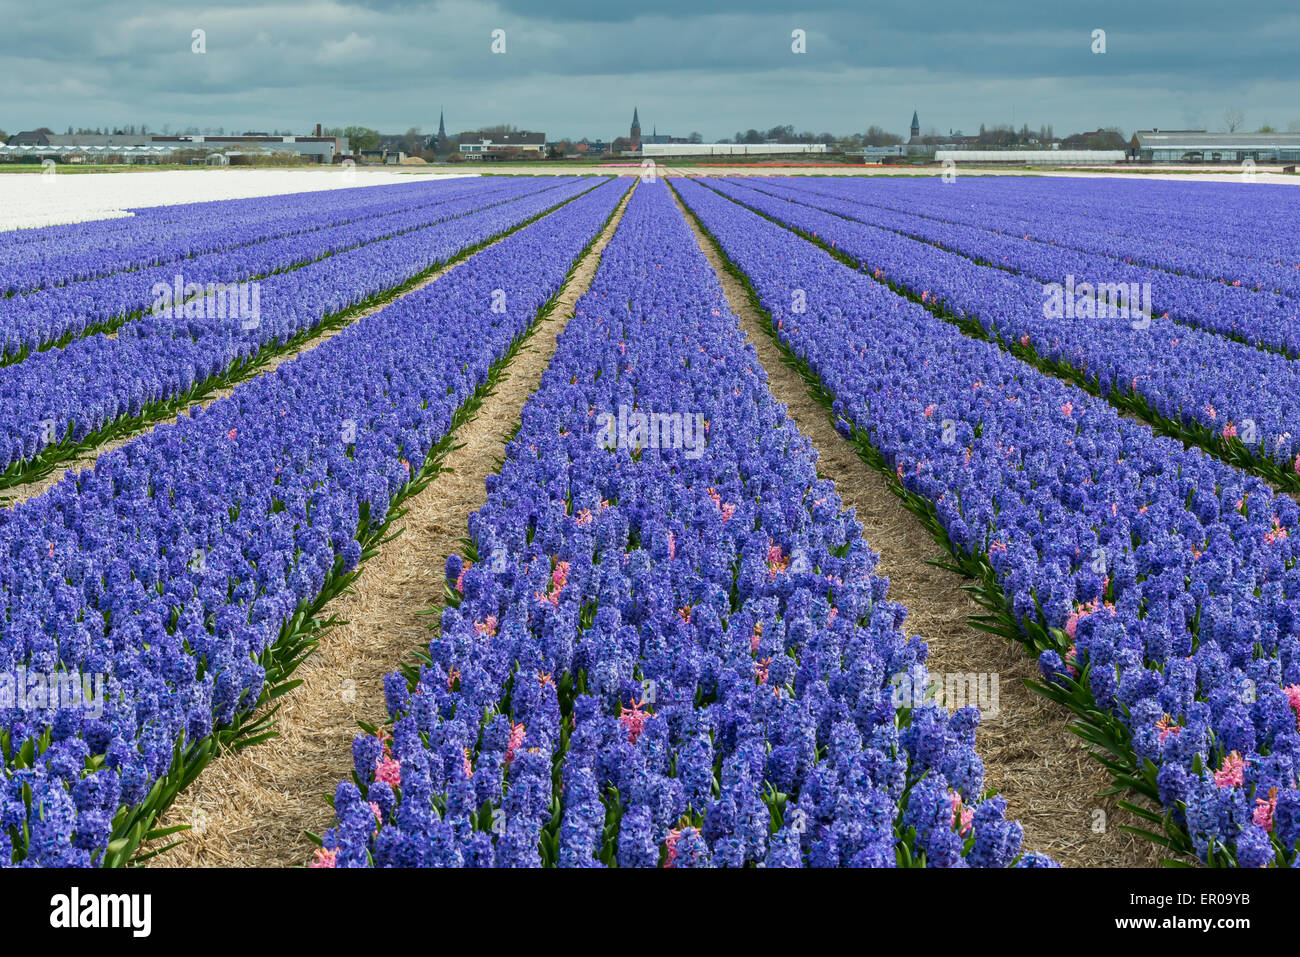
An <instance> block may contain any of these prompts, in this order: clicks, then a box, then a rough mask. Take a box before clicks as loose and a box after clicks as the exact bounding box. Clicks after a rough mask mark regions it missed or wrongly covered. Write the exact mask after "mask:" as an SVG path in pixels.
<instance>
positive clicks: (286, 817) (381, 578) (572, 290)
mask: <svg viewBox="0 0 1300 957" xmlns="http://www.w3.org/2000/svg"><path fill="white" fill-rule="evenodd" d="M630 195H631V194H630V193H629V196H630ZM626 206H627V197H624V199H623V202H622V204H620V206H619V208H618V209H617V210H616V212H615V214H614V218H613V219H612V220H611V222H610V224H609V226H607V227H606V229H605V231H604V232H603V233H602V234H601V235H600V237H599V238H598V239H597V241H596V243H595V245H594V246H593V247H592V249H591V251H590V252H588V254H587V256H586V258H585V259H583V260H582V262H581V263H579V265H578V267H577V269H576V270H575V271H574V274H573V277H572V278H571V279H570V280H569V282H568V284H567V285H566V286H565V287H564V289H563V291H562V292H561V294H560V297H559V304H558V305H557V306H556V308H555V309H554V310H553V311H552V312H551V314H550V315H549V316H548V317H547V318H545V319H544V320H543V321H542V322H541V323H540V324H539V325H538V326H537V328H536V330H535V331H534V332H533V334H532V335H531V337H530V338H529V340H528V344H527V346H526V347H525V348H524V349H522V350H521V351H520V353H519V354H518V355H517V356H516V357H515V359H514V360H513V361H512V362H511V364H510V366H509V368H508V370H507V373H506V377H505V378H504V380H503V381H502V382H501V384H500V385H499V386H498V387H497V389H496V391H495V392H494V393H493V394H492V395H490V396H489V397H488V398H487V399H486V400H485V401H484V402H483V405H482V407H481V408H480V409H479V411H478V412H477V414H475V416H474V417H473V418H472V419H470V421H469V422H467V423H466V424H465V425H464V426H463V427H462V428H461V430H460V431H459V433H458V434H457V436H456V438H457V440H458V442H459V443H461V444H460V445H459V446H458V447H457V448H456V449H454V450H453V451H452V452H451V453H450V454H449V455H448V457H447V460H446V465H445V470H444V471H443V472H442V473H441V474H439V475H438V476H437V477H436V478H435V479H434V480H433V481H432V482H430V483H429V485H428V486H426V487H425V488H424V490H423V491H421V492H420V493H419V494H418V495H415V496H413V497H412V498H410V499H407V501H406V502H405V503H404V505H403V507H404V508H405V509H407V514H406V515H405V516H404V517H403V518H402V519H401V521H400V523H399V524H400V525H401V526H402V527H404V529H405V530H404V531H403V532H402V534H401V537H399V538H397V539H395V540H394V541H392V542H389V543H388V544H386V545H384V546H383V547H382V548H381V549H380V551H379V553H378V554H377V555H375V556H374V557H373V558H371V559H370V560H369V561H368V562H366V564H365V565H364V566H363V568H362V573H361V576H360V578H358V579H357V581H356V583H355V584H354V585H353V587H352V589H351V590H350V592H349V593H347V594H344V595H342V596H340V597H339V598H338V599H336V600H335V601H334V602H332V603H330V605H328V606H326V608H325V609H324V612H323V615H324V616H328V615H337V616H338V617H339V618H341V619H344V620H345V622H346V624H343V625H340V626H339V627H337V628H334V629H332V630H331V631H328V632H326V633H325V635H324V636H323V637H322V639H321V643H320V646H319V647H318V648H317V649H316V651H315V652H314V653H313V654H312V655H311V656H310V657H309V658H308V659H307V660H306V661H305V662H304V663H303V664H302V665H301V666H299V668H298V670H297V672H296V673H295V675H294V677H295V678H298V679H302V682H303V683H302V684H301V685H299V686H298V687H297V688H295V689H294V690H293V691H291V692H289V693H288V694H286V695H285V696H284V697H282V698H281V699H279V700H280V702H281V703H282V707H281V708H280V712H279V714H278V716H277V722H278V728H279V731H280V734H279V736H278V737H275V738H272V739H271V740H270V741H268V742H266V743H264V744H260V745H258V746H257V747H253V748H249V749H247V750H245V751H242V752H238V753H235V754H227V755H225V756H223V757H221V758H219V759H218V760H216V761H214V762H213V763H212V764H211V765H209V766H208V767H207V768H206V769H205V770H204V772H203V774H201V775H200V776H199V778H198V780H197V781H195V782H194V783H193V784H192V785H191V786H190V787H189V788H188V789H186V790H185V791H184V792H182V793H181V795H180V796H179V797H178V798H177V800H176V803H175V804H174V805H173V806H172V807H171V809H170V810H169V811H168V812H167V815H166V816H165V817H164V819H163V820H162V821H161V822H160V823H159V825H158V826H159V827H171V826H174V825H179V824H189V825H191V827H192V830H191V831H189V832H188V834H187V835H185V836H184V837H185V840H184V843H183V844H181V845H180V846H179V847H176V848H174V849H172V850H170V851H168V852H167V853H165V854H162V855H160V856H159V857H157V858H154V859H153V860H151V861H150V864H151V865H152V866H163V867H285V866H287V867H292V866H300V865H303V864H305V863H307V861H308V860H310V858H311V855H312V851H313V849H314V845H313V844H312V842H311V840H310V839H309V838H308V837H307V836H306V832H307V831H312V832H314V833H317V834H320V833H321V832H322V831H324V829H325V828H326V827H328V826H329V825H330V823H331V820H332V817H333V815H332V812H331V810H330V807H329V804H328V803H327V802H326V798H327V797H332V796H333V794H334V789H335V788H336V787H337V786H338V783H339V782H340V781H343V780H349V779H350V777H351V773H352V739H353V737H355V735H356V734H357V733H358V728H357V722H359V721H367V722H370V723H373V724H382V723H383V722H385V721H386V720H387V711H386V708H385V705H384V687H383V681H384V676H385V675H386V674H388V673H390V672H392V671H394V670H395V669H396V668H397V666H398V665H399V664H400V663H402V662H403V661H407V660H411V654H412V652H414V651H416V650H418V649H423V648H426V647H427V646H428V642H429V630H428V629H429V623H430V621H432V620H434V619H431V618H430V617H429V616H428V615H427V614H425V615H422V614H421V612H425V611H427V610H428V609H429V608H430V607H431V606H433V605H435V604H440V603H441V600H442V593H443V567H444V565H445V563H446V559H447V556H448V555H449V554H451V553H452V552H454V551H456V550H457V547H458V544H459V540H460V539H461V538H463V537H464V535H465V526H466V523H467V521H468V518H469V514H470V513H471V512H472V511H474V510H476V509H478V508H479V507H481V506H482V505H483V503H484V502H485V501H486V499H487V492H486V489H485V486H484V479H485V478H486V477H487V476H488V475H489V474H490V473H491V472H492V471H493V470H494V469H495V468H496V466H497V463H498V462H499V461H501V460H502V459H503V458H504V457H505V444H506V439H507V438H508V437H509V436H510V435H511V434H512V433H513V431H514V430H515V427H516V426H517V425H518V423H519V416H520V411H521V410H522V409H523V405H524V402H525V401H526V400H527V399H528V397H529V396H530V395H532V394H533V392H534V391H536V389H537V387H538V385H539V384H540V383H541V378H542V372H543V371H544V370H545V369H546V367H547V365H548V364H549V363H550V360H551V356H552V354H553V353H554V352H555V345H556V338H557V337H558V336H559V334H560V332H561V331H563V329H564V327H565V325H566V324H567V323H568V321H569V319H570V318H571V317H572V316H573V311H574V306H575V304H576V303H577V301H578V299H579V297H581V296H582V295H583V294H584V293H585V292H586V291H587V289H588V288H589V287H590V285H591V281H592V278H593V277H594V276H595V274H596V268H597V266H599V264H600V255H601V252H602V251H603V250H604V248H605V246H606V244H607V243H608V242H609V240H610V238H611V237H612V236H613V234H614V230H615V229H616V228H617V226H618V223H619V221H620V220H621V219H622V218H623V210H624V209H625V208H626ZM144 850H146V851H147V850H149V849H148V848H144Z"/></svg>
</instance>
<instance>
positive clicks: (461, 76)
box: [0, 0, 1300, 137]
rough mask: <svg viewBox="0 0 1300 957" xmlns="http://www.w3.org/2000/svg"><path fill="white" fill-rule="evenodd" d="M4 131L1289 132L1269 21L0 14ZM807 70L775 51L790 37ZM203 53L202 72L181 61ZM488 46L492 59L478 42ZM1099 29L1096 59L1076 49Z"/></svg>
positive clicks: (734, 0) (1117, 5) (1286, 67)
mask: <svg viewBox="0 0 1300 957" xmlns="http://www.w3.org/2000/svg"><path fill="white" fill-rule="evenodd" d="M0 23H3V25H4V29H3V31H2V32H0V71H3V75H4V76H5V77H6V81H5V83H4V84H3V86H0V128H4V129H7V130H10V131H12V130H15V129H19V128H27V127H31V126H35V125H47V126H50V127H51V128H56V129H61V128H62V127H64V126H67V125H68V124H73V125H90V126H102V125H106V124H112V125H118V124H123V123H137V124H138V123H141V122H147V123H149V124H151V125H152V126H153V127H155V128H156V127H158V126H160V125H161V124H162V123H164V122H170V123H172V124H173V125H178V126H185V125H190V124H194V125H199V126H224V127H226V128H227V129H233V128H259V129H260V128H265V127H279V128H294V129H298V130H301V129H304V128H306V127H307V126H308V125H309V124H311V123H314V122H322V123H325V124H326V125H341V124H347V123H363V124H366V125H370V126H377V127H380V128H382V129H385V130H396V131H400V130H403V129H405V128H406V127H408V126H412V125H419V126H422V127H423V128H425V129H432V128H434V127H435V126H436V124H437V113H438V107H439V105H443V106H445V107H446V109H447V112H448V123H449V126H451V128H452V129H453V131H455V130H460V129H467V128H471V127H473V126H477V125H481V124H485V123H493V122H512V123H516V124H518V125H520V126H525V127H529V128H536V129H545V130H546V131H547V132H548V134H549V135H551V136H555V137H558V136H564V135H589V136H605V137H612V136H616V135H619V134H620V133H623V132H625V131H626V127H627V124H628V120H629V119H630V113H631V108H632V105H633V104H634V103H635V104H637V105H638V106H639V107H640V108H641V115H642V121H643V123H644V124H645V126H646V127H647V128H649V127H651V126H653V125H657V126H658V127H659V129H660V130H661V131H667V132H672V133H675V134H679V135H681V134H685V133H688V132H691V131H693V130H698V131H700V132H702V133H704V134H705V135H706V136H708V137H716V136H728V135H730V134H732V133H733V132H735V131H736V130H737V129H744V128H747V127H750V126H758V127H767V126H771V125H774V124H777V123H791V124H793V125H795V126H796V127H797V128H799V129H809V130H813V131H816V132H821V131H832V132H850V131H854V130H861V129H863V128H865V127H866V126H867V125H868V124H871V123H879V124H881V125H883V126H885V127H886V128H888V129H893V130H895V131H898V132H904V128H905V126H906V124H907V121H908V119H910V116H911V111H912V109H913V107H915V108H916V109H918V110H919V111H920V113H921V119H922V125H923V126H924V127H931V126H933V127H935V128H938V129H941V130H947V129H950V128H964V129H966V130H968V131H972V130H974V128H976V127H977V126H978V125H979V123H981V122H986V123H995V122H1011V121H1012V119H1013V117H1014V119H1015V121H1016V123H1017V124H1019V123H1028V124H1030V126H1031V127H1034V128H1036V127H1037V126H1039V125H1040V124H1043V123H1048V122H1050V123H1053V124H1055V127H1056V130H1057V132H1058V133H1063V132H1069V131H1072V130H1075V129H1085V128H1087V129H1091V128H1095V127H1097V126H1099V125H1112V124H1113V125H1119V126H1121V127H1123V128H1124V129H1126V130H1130V129H1133V128H1135V127H1138V126H1151V125H1155V126H1165V127H1170V126H1191V125H1205V126H1209V127H1211V128H1214V127H1216V126H1218V125H1220V124H1221V122H1222V120H1221V118H1222V114H1223V111H1224V109H1225V108H1226V107H1228V106H1238V107H1240V108H1241V109H1243V110H1244V111H1245V113H1246V119H1247V123H1248V125H1251V126H1257V125H1258V124H1260V123H1263V122H1271V123H1273V124H1274V125H1279V126H1282V127H1285V126H1286V125H1288V124H1289V123H1293V122H1297V121H1300V98H1298V97H1297V96H1296V93H1297V83H1296V81H1295V79H1294V78H1293V73H1294V71H1293V67H1292V60H1293V58H1294V51H1295V49H1297V47H1300V15H1298V14H1297V13H1293V12H1292V8H1291V5H1290V4H1288V3H1286V2H1275V3H1271V4H1270V3H1264V4H1255V5H1252V6H1251V7H1249V8H1246V9H1241V10H1237V11H1234V12H1232V14H1231V15H1227V14H1225V11H1224V8H1223V7H1222V6H1221V5H1218V4H1210V3H1194V4H1188V3H1178V4H1171V3H1133V2H1131V0H1130V2H1112V0H1107V2H1102V3H1093V4H1088V5H1087V6H1086V7H1084V6H1082V5H1077V4H1070V5H1063V4H1058V3H1050V2H1044V3H1038V4H1032V3H1012V2H1007V0H993V2H983V3H972V2H969V0H967V2H949V0H931V2H926V0H910V2H895V0H885V2H873V3H870V4H864V3H862V2H861V0H858V2H840V0H815V2H810V3H790V2H779V0H744V2H739V0H724V2H720V3H712V4H709V5H708V6H707V7H705V6H704V5H702V4H700V3H698V2H690V0H656V2H654V3H646V4H616V3H605V4H590V5H589V4H586V3H579V2H576V0H553V2H542V0H500V2H498V3H495V4H492V3H488V4H484V3H477V2H470V0H436V2H424V0H351V2H345V0H284V2H278V3H277V2H271V3H255V2H248V0H244V2H241V0H236V2H233V3H221V4H219V5H209V4H207V3H194V2H186V0H179V2H174V3H168V4H153V3H149V4H139V3H124V2H117V0H109V2H88V0H70V2H64V3H60V4H58V6H57V8H54V7H51V6H43V5H41V4H37V3H31V2H30V0H0ZM796 28H798V29H802V30H805V31H806V32H807V53H806V54H803V55H795V54H793V53H792V52H791V48H790V45H791V31H792V30H794V29H796ZM195 29H203V30H205V31H206V37H207V53H206V54H203V55H197V54H194V53H192V52H191V49H190V48H191V32H192V31H193V30H195ZM494 29H503V30H505V31H506V45H507V52H506V54H505V55H503V56H501V55H493V54H492V53H491V51H490V43H491V37H490V34H491V31H492V30H494ZM1094 29H1103V30H1105V31H1106V42H1107V52H1106V53H1105V54H1104V55H1100V56H1099V55H1095V54H1093V53H1092V52H1091V50H1090V44H1091V42H1092V38H1091V33H1092V31H1093V30H1094Z"/></svg>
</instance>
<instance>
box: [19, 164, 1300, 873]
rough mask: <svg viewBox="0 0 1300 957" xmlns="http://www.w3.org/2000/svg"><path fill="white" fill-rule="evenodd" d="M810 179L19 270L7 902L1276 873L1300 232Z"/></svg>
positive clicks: (55, 238) (459, 210)
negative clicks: (352, 886) (500, 887)
mask: <svg viewBox="0 0 1300 957" xmlns="http://www.w3.org/2000/svg"><path fill="white" fill-rule="evenodd" d="M798 172H799V169H798V168H794V167H791V168H784V169H768V168H759V169H755V168H749V169H746V170H744V171H743V174H742V171H738V170H733V169H727V168H725V167H719V168H689V169H688V168H685V167H675V166H671V165H670V166H666V167H665V166H657V165H655V164H654V163H649V164H648V165H641V166H632V167H630V168H619V167H616V166H609V167H600V166H587V167H584V168H582V169H578V168H576V167H575V168H574V169H572V170H561V171H560V172H558V173H556V174H555V175H518V174H517V173H513V174H506V175H502V174H497V175H482V176H479V175H475V176H463V175H460V176H449V177H443V176H438V175H434V176H412V177H396V178H398V179H400V180H401V181H400V182H387V181H384V182H380V181H376V182H375V184H372V185H362V186H352V187H351V188H334V189H313V190H312V191H310V192H290V193H284V192H281V193H277V194H275V195H264V196H251V197H249V196H240V197H238V198H221V199H211V200H203V201H195V202H174V201H172V202H168V203H167V204H165V205H155V206H143V207H139V208H133V209H130V210H128V211H127V215H124V216H118V217H115V218H98V219H91V220H90V221H88V222H78V223H76V224H75V225H67V224H64V225H49V226H41V227H35V228H20V229H10V230H8V231H4V232H0V340H2V341H0V346H2V348H0V423H3V428H4V432H3V436H0V499H2V501H0V556H3V560H2V561H0V611H2V614H0V867H13V868H46V869H52V868H83V869H92V868H93V869H116V868H127V867H135V866H144V867H150V868H159V869H163V868H169V867H212V868H217V867H267V866H277V867H297V868H302V869H304V870H307V869H316V870H327V869H350V868H358V869H361V868H413V867H420V868H432V867H466V868H551V867H555V868H662V869H679V868H743V867H752V868H768V867H778V868H819V869H823V868H956V869H965V868H994V869H999V870H1002V871H1005V872H1006V873H1005V874H1004V876H1003V877H1002V879H1003V880H1015V879H1023V875H1022V876H1021V877H1020V878H1017V875H1015V874H1013V873H1011V872H1012V871H1017V870H1022V869H1038V868H1050V869H1056V868H1100V867H1110V868H1145V867H1152V866H1159V865H1161V864H1162V863H1163V864H1168V865H1178V866H1187V867H1198V868H1206V869H1209V868H1255V869H1257V868H1291V867H1296V866H1300V551H1298V550H1297V549H1300V506H1298V505H1297V501H1296V495H1297V494H1300V239H1298V238H1297V237H1298V236H1300V228H1298V227H1300V192H1297V191H1295V190H1294V189H1293V188H1292V187H1290V186H1285V185H1273V184H1270V183H1252V184H1250V185H1249V186H1247V185H1245V184H1238V183H1214V182H1194V181H1171V180H1148V181H1143V180H1141V179H1140V178H1130V179H1125V178H1119V177H1101V176H1092V177H1089V176H1078V175H1076V176H1041V177H1030V176H978V175H962V176H961V177H950V176H935V175H925V176H896V177H890V176H869V177H868V176H855V175H833V174H835V173H837V172H839V173H843V172H844V171H843V170H837V169H835V168H831V169H829V170H822V171H820V173H819V174H818V175H792V174H794V173H798ZM105 202H106V203H107V200H105ZM340 877H341V875H339V876H336V877H328V876H326V875H319V876H317V875H311V879H312V880H321V881H328V880H337V879H339V878H340Z"/></svg>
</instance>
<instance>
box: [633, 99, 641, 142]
mask: <svg viewBox="0 0 1300 957" xmlns="http://www.w3.org/2000/svg"><path fill="white" fill-rule="evenodd" d="M640 132H641V119H640V118H639V117H638V116H637V113H636V107H635V106H634V107H632V135H633V136H635V135H636V134H637V133H640Z"/></svg>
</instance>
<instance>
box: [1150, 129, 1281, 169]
mask: <svg viewBox="0 0 1300 957" xmlns="http://www.w3.org/2000/svg"><path fill="white" fill-rule="evenodd" d="M1132 149H1133V151H1134V152H1136V154H1137V158H1138V159H1140V160H1142V161H1143V162H1148V163H1240V162H1242V161H1244V160H1247V159H1250V160H1254V161H1255V162H1256V163H1284V162H1285V163H1294V162H1295V161H1296V160H1300V133H1208V132H1206V131H1205V130H1171V131H1167V132H1163V133H1162V132H1160V131H1159V130H1139V131H1138V132H1136V133H1134V134H1133V142H1132Z"/></svg>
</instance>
